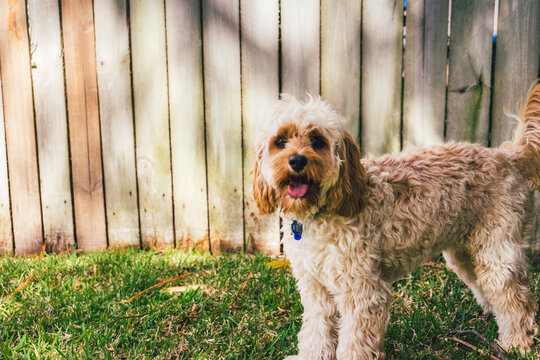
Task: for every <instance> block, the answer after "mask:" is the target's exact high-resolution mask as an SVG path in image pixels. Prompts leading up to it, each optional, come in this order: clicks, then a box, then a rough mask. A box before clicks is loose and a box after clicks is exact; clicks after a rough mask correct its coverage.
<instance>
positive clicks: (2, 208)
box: [0, 74, 13, 255]
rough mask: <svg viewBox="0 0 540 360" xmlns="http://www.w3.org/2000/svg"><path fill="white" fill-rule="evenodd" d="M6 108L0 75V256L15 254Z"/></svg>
mask: <svg viewBox="0 0 540 360" xmlns="http://www.w3.org/2000/svg"><path fill="white" fill-rule="evenodd" d="M4 125H5V123H4V106H3V102H2V76H1V74H0V254H9V255H11V254H13V234H12V232H11V211H10V210H11V209H10V203H9V183H8V168H7V157H6V134H5V131H4V129H5V128H4Z"/></svg>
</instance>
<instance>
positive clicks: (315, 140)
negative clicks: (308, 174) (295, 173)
mask: <svg viewBox="0 0 540 360" xmlns="http://www.w3.org/2000/svg"><path fill="white" fill-rule="evenodd" d="M309 141H310V142H311V147H312V148H314V149H322V148H323V147H324V146H325V145H326V142H325V141H324V139H323V138H322V137H320V136H313V137H311V138H309Z"/></svg>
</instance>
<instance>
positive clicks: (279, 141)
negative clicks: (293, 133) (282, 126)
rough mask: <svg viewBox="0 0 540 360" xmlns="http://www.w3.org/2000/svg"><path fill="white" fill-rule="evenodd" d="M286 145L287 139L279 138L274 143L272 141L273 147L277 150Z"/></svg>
mask: <svg viewBox="0 0 540 360" xmlns="http://www.w3.org/2000/svg"><path fill="white" fill-rule="evenodd" d="M286 143H287V139H285V138H284V137H280V138H278V139H277V140H276V141H274V146H275V147H277V148H278V149H283V148H284V147H285V144H286Z"/></svg>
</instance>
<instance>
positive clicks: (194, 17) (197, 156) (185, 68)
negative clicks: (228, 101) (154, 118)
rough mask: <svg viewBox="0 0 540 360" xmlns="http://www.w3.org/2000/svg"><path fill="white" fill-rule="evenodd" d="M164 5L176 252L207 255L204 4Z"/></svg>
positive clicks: (188, 1)
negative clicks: (165, 11) (203, 68)
mask: <svg viewBox="0 0 540 360" xmlns="http://www.w3.org/2000/svg"><path fill="white" fill-rule="evenodd" d="M165 4H166V6H165V7H166V9H167V49H168V51H167V52H168V65H169V103H170V108H171V111H170V114H171V115H170V116H171V146H172V151H171V153H172V171H173V188H174V190H175V191H174V204H175V206H174V212H175V217H174V219H175V228H176V246H177V247H178V248H180V249H184V250H185V249H190V248H198V249H200V250H208V248H209V240H208V213H207V212H208V206H207V198H206V164H205V162H206V159H205V156H204V154H205V148H204V98H203V97H204V93H203V82H202V56H201V51H202V49H201V45H202V43H201V22H200V16H201V14H200V11H201V9H200V1H192V0H181V1H177V0H167V1H166V3H165Z"/></svg>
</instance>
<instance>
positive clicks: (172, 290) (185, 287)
mask: <svg viewBox="0 0 540 360" xmlns="http://www.w3.org/2000/svg"><path fill="white" fill-rule="evenodd" d="M199 289H201V290H204V289H206V286H204V285H196V284H194V285H182V286H172V287H168V288H165V289H162V290H161V291H162V292H167V293H169V294H176V293H181V292H184V291H187V290H193V291H197V290H199Z"/></svg>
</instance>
